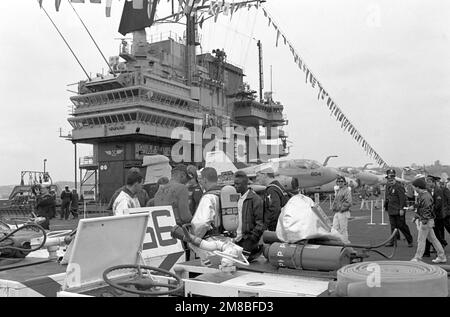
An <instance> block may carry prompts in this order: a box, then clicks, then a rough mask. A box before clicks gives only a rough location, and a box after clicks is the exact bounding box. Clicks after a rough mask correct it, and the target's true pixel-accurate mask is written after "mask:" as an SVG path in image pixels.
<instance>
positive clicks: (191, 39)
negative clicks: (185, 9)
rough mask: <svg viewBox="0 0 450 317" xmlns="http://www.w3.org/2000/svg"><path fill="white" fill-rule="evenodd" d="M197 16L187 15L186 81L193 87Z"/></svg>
mask: <svg viewBox="0 0 450 317" xmlns="http://www.w3.org/2000/svg"><path fill="white" fill-rule="evenodd" d="M196 19H197V17H196V14H186V21H187V22H186V81H187V85H188V86H191V85H192V82H193V77H194V76H193V75H194V74H195V70H196V66H195V65H196V60H195V57H196V54H195V53H196V46H197V41H196V29H197V24H196Z"/></svg>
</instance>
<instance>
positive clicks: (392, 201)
mask: <svg viewBox="0 0 450 317" xmlns="http://www.w3.org/2000/svg"><path fill="white" fill-rule="evenodd" d="M386 179H387V185H386V190H385V197H384V198H385V200H384V208H385V211H386V212H387V213H388V215H389V220H390V225H391V232H393V231H394V230H395V229H398V231H399V232H401V233H402V234H403V235H404V237H405V239H406V242H407V244H408V247H410V248H413V247H414V241H413V236H412V234H411V231H410V228H409V226H408V224H407V221H406V215H407V213H411V212H414V223H415V225H416V227H417V230H418V238H417V250H416V253H415V255H414V257H413V259H412V260H413V261H420V260H422V258H423V257H430V255H431V253H432V250H431V247H433V248H434V251H435V252H436V253H437V257H436V258H435V259H434V260H433V262H434V263H445V262H446V261H447V258H446V255H445V251H444V248H445V247H446V245H447V242H446V240H445V231H447V232H449V233H450V189H449V186H448V182H447V180H441V179H440V178H439V177H435V176H433V175H428V176H426V177H422V178H417V179H416V180H414V181H413V182H412V183H411V184H409V185H408V187H406V188H405V185H404V184H402V183H401V182H399V181H397V180H396V172H395V170H388V171H387V174H386ZM143 180H144V177H143V175H142V174H141V172H140V170H139V169H138V168H132V169H130V170H129V172H128V173H127V176H126V184H125V186H123V187H121V188H119V189H118V190H117V191H116V192H115V194H114V195H113V197H112V199H111V201H110V204H109V209H110V210H112V212H113V214H114V215H115V216H118V215H123V214H124V213H125V212H126V210H127V209H132V208H140V207H144V206H148V207H154V206H172V208H173V212H174V216H175V220H176V223H177V225H179V226H183V225H186V224H189V225H190V226H191V228H192V232H193V234H194V235H196V236H197V237H200V238H204V239H206V238H208V237H212V236H215V235H219V234H223V233H224V227H223V223H222V210H221V188H222V187H223V186H221V185H219V183H218V182H219V177H218V174H217V171H216V170H215V169H213V168H204V169H202V170H201V172H200V173H199V172H198V171H197V168H196V167H195V166H185V165H179V166H176V167H174V168H173V169H172V172H171V178H170V180H169V179H168V178H161V179H160V180H159V181H158V184H157V190H156V194H155V195H154V197H149V195H148V193H147V191H146V190H145V189H144V188H143ZM256 180H257V182H258V184H261V185H264V186H266V189H265V191H264V192H263V193H262V194H261V193H258V194H257V193H255V192H254V191H253V190H252V189H251V188H250V186H249V185H250V181H249V178H248V176H247V175H246V174H245V173H244V172H237V173H236V174H235V175H234V187H235V189H236V192H237V193H238V195H239V197H240V198H239V201H238V203H237V206H238V208H237V211H238V219H239V221H238V227H237V230H236V232H235V233H234V235H232V236H230V237H231V238H232V239H233V241H234V242H235V243H236V244H238V245H240V246H241V247H242V248H243V249H244V251H246V252H247V253H248V254H250V256H249V260H250V261H252V260H254V259H256V258H257V257H259V255H260V254H261V252H262V246H261V243H260V242H261V237H262V234H263V232H264V231H265V230H269V231H275V230H276V227H277V223H278V218H279V216H280V213H281V210H282V208H283V207H284V206H285V205H286V204H287V202H288V201H289V199H290V195H289V193H287V192H286V190H285V189H284V187H283V186H282V185H281V184H280V183H279V182H278V181H277V180H276V179H275V173H274V171H273V170H272V169H270V168H269V169H266V170H262V171H260V172H259V173H258V174H257V178H256ZM336 185H337V186H336V193H335V198H334V201H333V203H332V205H331V211H332V212H333V213H334V218H333V229H335V230H336V231H338V232H339V233H340V234H341V236H342V240H343V241H344V243H350V241H349V234H348V219H349V218H350V209H351V207H352V204H353V202H352V192H351V189H350V188H349V187H348V184H347V182H346V179H345V177H338V178H337V180H336ZM61 200H62V204H61V212H60V219H66V220H67V219H68V218H69V215H70V214H72V216H73V217H74V218H77V217H78V200H79V197H78V193H77V191H76V190H75V189H74V190H72V191H71V190H70V189H69V187H68V186H66V187H65V189H64V191H63V192H62V193H61ZM36 210H37V215H38V216H41V217H45V219H46V222H45V223H44V224H43V227H44V228H45V229H47V230H48V229H49V221H50V219H52V218H54V217H55V216H56V202H55V195H54V193H53V194H52V193H51V192H50V186H47V185H45V184H43V185H42V184H41V186H40V192H39V194H38V195H37V200H36ZM398 240H400V234H398V235H397V237H396V238H394V239H393V240H392V241H391V242H390V243H389V244H388V245H387V246H388V247H389V246H394V244H396V243H397V241H398ZM185 248H186V251H187V252H186V254H187V256H188V257H189V254H190V252H189V250H188V248H187V245H185Z"/></svg>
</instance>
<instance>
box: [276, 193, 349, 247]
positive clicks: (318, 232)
mask: <svg viewBox="0 0 450 317" xmlns="http://www.w3.org/2000/svg"><path fill="white" fill-rule="evenodd" d="M276 233H277V237H278V239H280V240H281V241H284V242H287V243H296V242H299V241H302V240H312V239H324V240H337V241H338V242H341V243H342V236H341V235H340V234H339V232H337V231H336V230H334V229H332V226H331V222H330V220H329V219H328V217H327V216H326V214H325V213H324V212H323V210H322V208H320V206H316V204H315V203H314V201H313V200H312V199H311V198H309V197H306V196H304V195H301V194H299V195H296V196H294V197H292V198H291V199H290V200H289V202H288V203H287V204H286V206H284V208H283V209H282V211H281V214H280V217H279V218H278V224H277V230H276Z"/></svg>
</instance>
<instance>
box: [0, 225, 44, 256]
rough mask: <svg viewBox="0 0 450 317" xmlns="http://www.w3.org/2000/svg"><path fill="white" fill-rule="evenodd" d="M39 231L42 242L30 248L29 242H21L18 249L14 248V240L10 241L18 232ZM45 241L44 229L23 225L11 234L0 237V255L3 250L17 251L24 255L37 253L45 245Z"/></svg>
mask: <svg viewBox="0 0 450 317" xmlns="http://www.w3.org/2000/svg"><path fill="white" fill-rule="evenodd" d="M26 230H27V231H30V230H32V231H34V232H36V231H38V232H39V231H40V232H42V235H43V237H42V240H41V241H40V242H41V243H40V244H39V245H38V246H36V247H34V248H32V247H31V242H29V241H27V242H23V243H22V246H20V247H18V246H14V244H15V242H14V239H12V237H13V236H14V235H16V234H17V233H18V232H20V231H26ZM46 241H47V232H46V231H45V229H44V228H42V227H41V226H40V225H37V224H27V225H24V226H22V227H20V228H18V229H16V230H14V231H12V232H9V233H5V234H4V236H2V237H0V253H2V251H3V250H7V251H18V252H24V253H31V252H34V251H38V250H40V249H41V248H42V247H44V245H45V243H46Z"/></svg>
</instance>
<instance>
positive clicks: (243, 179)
mask: <svg viewBox="0 0 450 317" xmlns="http://www.w3.org/2000/svg"><path fill="white" fill-rule="evenodd" d="M248 182H249V180H248V177H247V175H246V174H245V173H244V172H237V173H236V174H235V176H234V187H235V188H236V191H237V193H238V194H241V198H240V199H239V202H238V212H239V219H240V221H239V226H238V230H237V237H236V243H237V244H238V245H239V246H241V247H242V248H244V250H245V251H247V252H250V256H249V258H248V261H249V262H251V261H253V260H255V259H257V258H258V257H259V256H260V255H261V252H262V246H261V245H260V244H259V241H260V239H261V237H262V234H263V232H264V217H263V201H262V199H261V198H260V197H259V196H258V195H257V194H256V193H255V192H254V191H253V190H252V189H249V187H248Z"/></svg>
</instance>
